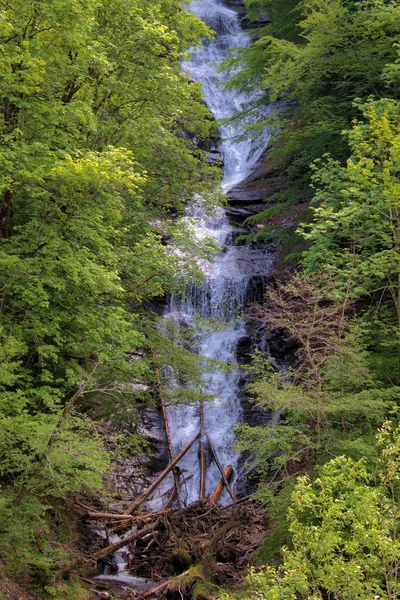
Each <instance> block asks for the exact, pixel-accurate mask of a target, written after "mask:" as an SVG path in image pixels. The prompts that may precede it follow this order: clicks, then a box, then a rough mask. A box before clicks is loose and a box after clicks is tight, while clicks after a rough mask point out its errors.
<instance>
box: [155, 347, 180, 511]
mask: <svg viewBox="0 0 400 600" xmlns="http://www.w3.org/2000/svg"><path fill="white" fill-rule="evenodd" d="M152 354H153V359H154V362H155V363H156V361H157V356H156V353H155V352H154V350H153V353H152ZM156 375H157V383H158V391H159V396H160V402H161V414H162V418H163V424H164V431H165V436H166V438H167V446H168V454H169V460H170V461H171V462H172V461H173V460H174V451H173V448H172V441H171V432H170V429H169V422H168V413H167V406H166V404H165V398H164V393H163V389H162V385H161V376H160V369H159V368H158V366H157V364H156ZM173 475H174V484H175V496H176V497H177V499H178V504H179V508H182V500H181V495H180V491H179V486H180V483H179V473H178V471H177V470H176V469H174V470H173Z"/></svg>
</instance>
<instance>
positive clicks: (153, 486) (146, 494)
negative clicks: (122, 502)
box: [126, 432, 200, 514]
mask: <svg viewBox="0 0 400 600" xmlns="http://www.w3.org/2000/svg"><path fill="white" fill-rule="evenodd" d="M199 437H200V432H199V433H198V434H197V435H196V436H195V437H194V438H193V439H192V441H191V442H189V444H188V445H187V446H186V447H185V448H184V449H183V450H181V452H180V453H179V454H178V455H177V456H176V457H175V458H174V460H173V461H172V462H171V463H170V464H169V465H168V467H167V468H166V469H164V471H163V472H162V473H160V475H159V476H158V477H156V479H155V480H154V481H153V483H152V484H151V485H150V486H149V487H148V488H147V490H146V491H145V492H144V494H142V495H141V496H140V498H138V499H137V500H135V502H134V503H133V504H131V506H130V507H129V508H128V510H127V511H126V512H127V514H132V513H133V512H135V511H136V510H137V509H138V508H139V506H140V505H141V504H143V502H144V501H145V500H147V498H148V497H149V496H150V494H151V493H152V492H153V491H154V490H155V489H156V487H157V486H159V485H160V483H161V482H162V481H163V479H165V478H166V476H167V475H168V473H169V472H170V471H172V469H173V468H174V467H175V466H176V465H177V464H178V462H179V461H180V460H181V459H182V458H183V457H184V456H185V454H186V453H187V452H188V451H189V450H190V448H191V447H192V446H193V444H194V443H195V441H196V440H198V439H199Z"/></svg>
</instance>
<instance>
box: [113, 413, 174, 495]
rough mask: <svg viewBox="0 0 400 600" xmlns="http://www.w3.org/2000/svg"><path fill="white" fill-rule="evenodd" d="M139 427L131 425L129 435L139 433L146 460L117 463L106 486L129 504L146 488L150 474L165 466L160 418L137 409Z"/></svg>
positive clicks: (122, 460)
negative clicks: (145, 447) (145, 445)
mask: <svg viewBox="0 0 400 600" xmlns="http://www.w3.org/2000/svg"><path fill="white" fill-rule="evenodd" d="M137 416H138V418H139V425H138V426H137V425H136V424H132V426H131V429H132V431H131V433H140V434H141V435H143V436H144V437H145V438H146V439H147V441H148V443H149V448H150V451H149V453H148V456H145V457H143V456H137V455H133V456H129V457H126V458H124V459H121V462H120V464H119V465H117V468H116V469H114V471H113V474H112V477H111V480H110V482H109V485H110V487H111V489H112V490H113V491H115V492H117V493H118V496H119V497H121V498H124V499H127V500H128V499H129V500H133V499H134V498H137V497H138V496H140V495H141V494H142V493H143V492H144V491H145V490H146V489H147V488H148V486H149V485H150V483H151V481H152V479H153V476H152V473H155V472H158V471H160V470H162V469H163V468H165V466H166V465H167V463H168V453H167V447H166V440H165V436H164V432H163V429H162V423H161V415H160V413H159V411H158V410H157V409H156V408H155V407H152V406H146V407H144V408H142V409H138V411H137Z"/></svg>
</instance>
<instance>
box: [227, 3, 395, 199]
mask: <svg viewBox="0 0 400 600" xmlns="http://www.w3.org/2000/svg"><path fill="white" fill-rule="evenodd" d="M246 4H247V5H248V6H249V8H250V9H251V12H250V15H252V14H253V15H254V16H255V17H256V16H257V15H259V14H261V13H266V14H268V15H269V16H270V17H271V21H272V22H271V23H270V24H269V25H268V26H266V27H265V28H263V29H261V31H256V33H255V37H256V39H255V40H254V42H253V44H252V45H250V46H249V48H245V49H243V50H242V51H240V52H239V54H238V56H237V57H236V58H234V59H231V60H230V61H228V63H227V67H228V68H232V71H233V70H234V67H236V69H237V66H238V65H240V66H241V67H242V68H241V69H240V70H239V71H238V72H237V73H235V72H233V75H232V77H231V79H230V81H229V84H228V85H229V87H231V88H237V89H239V90H248V89H256V90H257V91H259V90H261V91H262V93H261V94H259V100H258V105H257V107H256V109H255V114H256V117H257V119H256V120H257V123H256V125H255V126H254V125H251V126H249V128H248V131H249V134H251V133H252V130H256V131H258V132H259V131H260V130H262V129H263V127H266V126H267V127H272V129H273V130H274V131H275V141H274V144H273V147H272V149H271V151H270V153H269V156H268V161H269V164H271V165H273V166H274V167H275V168H277V169H281V170H284V171H285V172H286V173H287V174H288V175H289V176H290V177H291V179H292V180H293V181H294V182H295V184H296V182H297V181H299V182H300V181H301V180H303V182H304V180H305V179H306V180H308V181H309V179H310V171H309V165H310V163H311V162H312V161H313V160H315V159H316V158H318V157H320V156H322V155H323V154H324V153H326V152H329V153H330V154H332V156H334V158H337V159H342V158H343V157H345V156H347V155H348V153H349V148H348V145H347V140H346V139H345V138H343V136H342V135H341V132H342V130H343V129H345V128H347V127H348V126H349V125H350V123H351V120H352V119H353V118H354V117H355V116H356V109H355V107H354V106H353V104H352V103H353V100H354V99H355V98H362V99H364V100H365V99H367V98H368V97H369V96H370V95H374V96H375V97H376V98H382V97H392V98H397V89H396V81H397V80H396V77H397V75H396V73H397V71H396V68H397V67H398V48H397V46H396V44H397V38H398V34H399V23H400V19H399V16H400V13H399V11H400V7H399V6H398V3H397V2H384V1H382V0H379V1H377V2H375V1H371V2H370V1H363V2H346V1H344V0H334V1H329V2H327V1H326V0H318V1H315V0H310V1H308V0H301V1H298V0H285V2H281V0H247V2H246ZM271 103H273V104H276V105H278V106H279V109H278V110H277V114H274V115H273V117H272V119H271V116H265V114H266V112H265V106H266V105H270V104H271ZM243 116H244V117H246V116H247V112H246V115H243ZM277 118H278V120H279V124H278V125H277V124H276V120H277ZM244 127H246V124H244ZM306 188H307V182H306V183H305V184H304V185H303V189H304V190H306Z"/></svg>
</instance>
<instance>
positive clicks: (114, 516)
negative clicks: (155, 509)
mask: <svg viewBox="0 0 400 600" xmlns="http://www.w3.org/2000/svg"><path fill="white" fill-rule="evenodd" d="M86 516H87V517H90V518H91V519H109V520H112V519H115V520H119V519H123V520H124V521H126V520H127V519H130V520H132V519H133V517H132V515H121V514H120V513H102V512H95V511H88V512H87V515H86Z"/></svg>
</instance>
